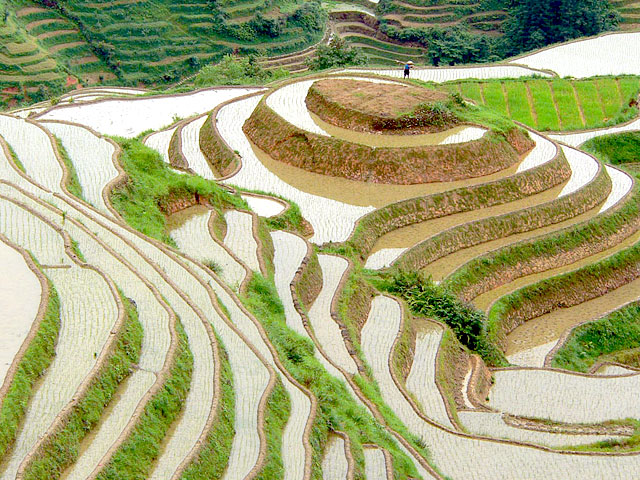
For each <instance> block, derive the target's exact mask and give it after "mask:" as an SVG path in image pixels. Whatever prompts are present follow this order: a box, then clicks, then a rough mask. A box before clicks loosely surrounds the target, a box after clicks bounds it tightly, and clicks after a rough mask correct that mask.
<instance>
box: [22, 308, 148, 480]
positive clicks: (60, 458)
mask: <svg viewBox="0 0 640 480" xmlns="http://www.w3.org/2000/svg"><path fill="white" fill-rule="evenodd" d="M123 301H124V302H125V306H126V312H127V318H126V320H125V322H124V324H123V328H122V330H121V332H120V333H119V334H118V339H117V340H116V346H115V348H114V350H113V352H112V353H111V354H110V356H109V357H108V359H107V361H106V362H105V364H104V366H103V367H102V368H101V369H100V372H99V373H98V375H97V376H96V377H95V379H94V380H93V381H92V383H91V386H90V387H89V389H88V390H87V392H86V395H85V396H84V398H82V399H81V400H80V402H79V403H78V404H77V405H76V406H75V407H74V408H73V409H72V410H71V412H70V413H69V415H68V417H67V418H66V419H65V422H64V424H62V425H61V426H60V427H59V429H58V431H57V432H55V433H54V434H53V435H52V436H51V437H50V438H49V439H47V441H46V442H45V443H44V444H43V445H42V446H41V447H40V448H39V449H38V451H37V455H35V456H34V457H33V458H34V459H33V460H32V461H31V462H30V463H29V464H28V465H27V467H26V469H25V472H24V477H23V478H24V479H25V480H26V479H29V480H36V479H43V480H44V479H51V478H60V474H61V472H62V471H63V470H64V469H65V468H67V467H69V466H70V465H71V464H72V463H73V462H75V461H76V459H77V458H78V452H79V446H80V444H81V442H82V440H83V438H84V437H85V436H86V435H87V434H88V433H89V432H90V431H91V430H92V429H93V428H94V427H95V426H96V425H97V424H98V422H99V421H100V418H101V416H102V413H103V412H104V410H105V408H106V407H107V405H108V404H109V402H110V401H111V399H112V398H113V395H114V394H115V393H116V391H117V389H118V386H119V385H120V384H121V383H122V382H123V381H124V380H125V379H126V378H127V377H128V376H129V375H130V374H131V372H132V371H133V368H134V365H135V364H136V363H137V362H138V358H139V356H140V351H141V349H142V336H143V331H142V325H141V324H140V323H139V322H138V313H137V311H136V308H135V307H134V306H133V304H132V303H131V302H130V301H129V300H127V299H126V298H124V297H123Z"/></svg>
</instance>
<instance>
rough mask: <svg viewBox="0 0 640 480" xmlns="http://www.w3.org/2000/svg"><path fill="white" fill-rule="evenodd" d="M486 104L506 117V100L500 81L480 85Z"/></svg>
mask: <svg viewBox="0 0 640 480" xmlns="http://www.w3.org/2000/svg"><path fill="white" fill-rule="evenodd" d="M482 89H483V92H484V98H485V100H486V105H487V107H489V108H492V109H494V110H495V111H497V112H498V113H500V114H502V115H504V116H506V117H508V114H507V102H506V100H505V98H504V92H503V91H502V84H501V83H500V82H488V83H485V84H483V85H482Z"/></svg>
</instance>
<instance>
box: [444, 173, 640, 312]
mask: <svg viewBox="0 0 640 480" xmlns="http://www.w3.org/2000/svg"><path fill="white" fill-rule="evenodd" d="M639 223H640V187H639V186H637V185H636V186H635V188H634V189H633V192H632V194H631V196H630V197H629V198H628V199H627V200H626V201H624V203H623V204H622V205H620V206H619V207H618V208H614V209H611V210H609V211H608V212H606V213H605V214H603V215H597V216H596V217H594V218H593V219H591V220H589V221H588V222H585V223H581V224H578V225H576V226H572V227H569V228H566V229H563V230H560V231H559V232H554V233H551V234H548V235H545V236H543V237H541V238H536V239H532V240H529V241H526V242H521V243H517V244H515V245H509V246H507V247H504V248H501V249H499V250H497V251H494V252H490V253H487V254H486V255H483V256H481V257H476V258H474V259H473V260H471V261H470V262H468V263H467V264H465V265H464V266H462V267H461V268H459V269H458V270H456V271H455V272H454V273H453V274H452V275H451V276H449V277H448V278H447V279H446V280H445V281H444V284H445V285H446V286H447V288H449V289H450V290H451V291H452V292H454V293H455V294H456V295H458V296H460V297H462V298H465V299H467V300H470V299H471V298H475V297H476V296H478V295H481V294H482V293H484V292H486V291H488V290H489V288H495V287H496V285H495V283H491V286H490V287H489V285H488V283H489V282H490V281H491V279H497V278H499V279H500V280H501V282H502V284H505V283H508V282H510V281H512V280H514V279H515V278H518V277H520V276H523V275H528V274H531V273H535V272H536V271H537V269H536V268H537V267H536V265H540V264H541V263H542V264H543V265H547V263H548V262H549V261H551V259H554V258H555V257H557V256H558V255H562V254H564V253H568V252H571V251H572V250H578V249H588V250H590V251H591V252H593V250H594V246H595V249H597V250H601V249H605V248H607V246H608V243H607V239H608V238H609V237H611V236H613V235H615V234H616V233H619V232H621V231H625V230H627V231H628V230H629V229H632V230H636V229H637V228H638V224H639ZM598 245H602V247H598ZM554 265H556V266H558V265H557V263H555V264H554ZM541 268H544V267H541Z"/></svg>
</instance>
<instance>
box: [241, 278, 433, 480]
mask: <svg viewBox="0 0 640 480" xmlns="http://www.w3.org/2000/svg"><path fill="white" fill-rule="evenodd" d="M242 300H243V302H244V303H245V305H246V306H247V308H248V309H249V310H250V311H251V312H252V313H253V314H254V315H255V316H256V317H257V318H259V319H260V320H261V322H262V324H263V326H264V328H265V330H266V332H267V335H268V337H269V340H270V341H271V343H272V345H273V346H274V347H275V349H276V351H277V352H278V356H279V358H280V360H281V362H282V364H283V365H284V367H285V368H286V369H287V370H288V371H289V372H290V373H291V375H292V376H293V377H294V378H295V379H296V380H297V381H298V382H300V384H302V385H304V386H305V387H307V388H308V389H309V390H311V392H312V393H313V394H314V395H315V397H316V398H317V399H318V411H317V414H316V419H315V422H314V425H313V429H312V432H311V438H310V440H311V445H312V447H313V465H312V478H313V479H314V480H320V479H322V468H321V462H322V453H323V451H324V445H325V444H326V440H327V436H328V434H329V432H331V431H336V430H339V431H343V432H346V433H347V434H348V435H349V437H350V438H351V442H352V451H353V454H354V458H355V460H356V478H357V479H362V478H364V470H363V469H364V463H363V462H364V458H363V454H362V444H364V443H374V444H376V445H378V446H380V447H382V448H386V449H387V450H388V451H389V452H390V453H391V455H392V457H393V466H394V470H395V475H396V477H395V478H397V479H407V478H409V477H411V478H416V477H417V472H416V470H415V467H414V465H413V463H412V461H411V460H410V459H409V458H408V457H407V456H406V455H405V454H404V453H403V452H402V451H401V450H400V449H399V448H398V446H397V444H396V441H395V439H394V438H393V437H392V436H391V435H390V434H389V433H388V432H387V431H386V430H385V428H384V427H382V425H380V424H379V423H378V422H377V421H376V420H375V419H374V418H373V417H372V416H371V415H370V414H369V412H368V411H367V410H365V409H364V408H363V407H361V406H360V405H359V404H358V403H356V401H355V400H354V399H353V398H352V397H351V394H350V393H349V392H348V390H347V389H346V387H345V386H344V383H343V382H342V381H340V380H338V379H337V378H335V377H333V376H332V375H330V374H329V373H328V372H327V371H326V370H325V369H324V367H323V366H322V365H321V364H320V362H319V361H318V360H317V359H316V358H315V356H314V353H313V352H314V350H315V347H314V345H313V342H311V340H309V339H308V338H305V337H303V336H301V335H298V334H297V333H296V332H294V331H293V330H291V329H289V327H287V324H286V319H285V316H284V307H283V306H282V303H281V302H280V298H279V297H278V295H277V292H276V289H275V285H274V284H273V282H272V281H271V280H268V279H265V278H264V277H262V276H261V275H259V274H254V275H253V277H252V280H251V281H250V283H249V287H248V289H247V295H246V296H245V297H243V298H242ZM358 382H361V384H362V386H363V388H366V391H365V392H363V393H365V395H367V396H368V397H369V398H370V399H372V401H374V402H375V403H376V404H377V405H379V406H380V409H381V410H382V411H383V415H384V416H385V418H386V419H387V421H388V422H389V425H390V426H391V427H392V428H393V429H395V430H396V431H398V432H399V433H400V434H401V435H403V436H404V437H405V438H407V439H411V440H412V441H413V443H414V445H415V446H416V448H418V449H419V450H420V451H421V453H422V454H423V455H425V456H428V453H427V451H426V449H425V448H422V447H423V446H422V447H421V445H420V442H419V440H418V439H416V438H415V437H413V436H412V435H411V434H410V433H409V432H408V431H407V429H406V427H405V426H404V425H403V424H402V423H401V422H400V421H399V420H397V418H396V417H395V414H394V413H393V411H392V410H391V409H389V408H388V407H386V406H384V402H383V401H382V398H381V397H380V394H379V392H378V391H377V389H376V388H375V387H374V386H373V385H371V384H369V383H368V382H366V381H364V380H363V379H360V380H358Z"/></svg>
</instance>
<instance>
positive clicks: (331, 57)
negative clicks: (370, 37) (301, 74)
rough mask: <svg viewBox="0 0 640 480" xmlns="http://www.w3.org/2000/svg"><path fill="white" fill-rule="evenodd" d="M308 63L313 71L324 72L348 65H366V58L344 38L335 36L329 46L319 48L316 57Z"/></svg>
mask: <svg viewBox="0 0 640 480" xmlns="http://www.w3.org/2000/svg"><path fill="white" fill-rule="evenodd" d="M307 63H308V65H309V68H311V69H312V70H324V69H326V68H333V67H344V66H347V65H362V64H364V63H366V57H365V56H364V54H363V53H362V52H361V50H359V49H357V48H353V47H349V46H347V42H345V40H344V39H343V38H340V37H338V36H337V35H334V36H333V37H332V38H331V41H330V42H329V45H320V46H318V48H317V50H316V56H315V57H314V58H312V59H310V60H308V61H307Z"/></svg>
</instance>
